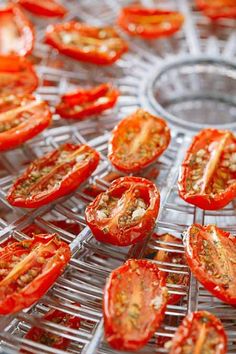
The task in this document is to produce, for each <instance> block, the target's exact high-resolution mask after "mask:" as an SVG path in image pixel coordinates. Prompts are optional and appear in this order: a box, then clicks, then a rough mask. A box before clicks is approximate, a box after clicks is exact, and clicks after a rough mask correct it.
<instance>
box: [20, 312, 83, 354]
mask: <svg viewBox="0 0 236 354" xmlns="http://www.w3.org/2000/svg"><path fill="white" fill-rule="evenodd" d="M43 319H44V320H46V321H50V322H54V323H57V324H58V325H60V326H64V327H67V328H73V329H79V327H80V318H79V317H77V316H73V315H70V314H68V313H65V312H62V311H60V310H51V311H49V312H48V313H46V315H44V316H43ZM24 338H26V339H30V340H32V341H33V342H37V343H41V344H44V345H47V346H49V347H51V348H56V349H62V350H66V349H67V348H68V347H69V345H70V342H71V341H70V339H68V338H65V337H62V336H59V335H58V334H54V333H52V332H48V331H45V330H43V329H41V328H38V327H33V328H31V329H30V330H29V332H28V333H27V334H26V335H25V337H24ZM21 353H29V351H27V350H21Z"/></svg>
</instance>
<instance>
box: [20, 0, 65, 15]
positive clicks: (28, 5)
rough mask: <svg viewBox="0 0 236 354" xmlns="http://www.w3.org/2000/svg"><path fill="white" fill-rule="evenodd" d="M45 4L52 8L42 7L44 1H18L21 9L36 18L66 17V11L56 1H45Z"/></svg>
mask: <svg viewBox="0 0 236 354" xmlns="http://www.w3.org/2000/svg"><path fill="white" fill-rule="evenodd" d="M45 2H47V3H48V4H49V5H51V6H52V7H51V8H50V6H49V7H47V6H44V1H41V2H40V1H39V0H19V4H20V5H21V6H22V7H24V8H25V9H26V10H28V11H30V12H32V13H33V14H35V15H37V16H43V17H64V16H65V15H66V13H67V9H66V8H65V7H64V6H62V5H60V4H59V3H57V2H56V1H54V0H46V1H45Z"/></svg>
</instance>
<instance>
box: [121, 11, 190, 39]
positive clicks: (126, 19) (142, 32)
mask: <svg viewBox="0 0 236 354" xmlns="http://www.w3.org/2000/svg"><path fill="white" fill-rule="evenodd" d="M183 22H184V16H183V15H182V14H181V13H179V12H174V11H168V10H161V9H150V8H144V7H135V6H131V7H125V8H123V9H122V10H121V12H120V15H119V17H118V24H119V25H120V27H121V28H122V29H124V30H125V31H126V32H128V33H129V34H130V35H132V36H139V37H142V38H143V39H155V38H160V37H166V36H171V35H173V34H174V33H175V32H177V31H179V29H180V28H181V27H182V25H183Z"/></svg>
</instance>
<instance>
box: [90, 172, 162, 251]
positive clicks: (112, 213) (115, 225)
mask: <svg viewBox="0 0 236 354" xmlns="http://www.w3.org/2000/svg"><path fill="white" fill-rule="evenodd" d="M159 205H160V194H159V191H158V189H157V187H156V186H155V184H154V183H152V182H150V181H148V180H147V179H145V178H140V177H121V178H118V179H116V180H115V181H114V182H112V183H111V186H110V188H109V189H108V190H107V191H106V192H104V193H101V194H99V195H98V196H97V197H96V198H95V199H94V201H93V202H92V203H91V204H89V205H88V206H87V208H86V210H85V218H86V221H87V224H88V226H89V227H90V229H91V231H92V233H93V235H94V237H95V238H96V239H97V240H98V241H101V242H106V243H111V244H113V245H117V246H128V245H131V244H133V243H136V242H138V241H140V240H142V239H144V238H145V237H147V236H149V235H150V233H151V232H152V230H153V228H154V225H155V220H156V218H157V215H158V211H159Z"/></svg>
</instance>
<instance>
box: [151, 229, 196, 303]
mask: <svg viewBox="0 0 236 354" xmlns="http://www.w3.org/2000/svg"><path fill="white" fill-rule="evenodd" d="M152 239H153V240H155V241H156V242H158V246H157V245H156V244H155V250H154V248H151V249H150V248H148V249H147V251H146V253H145V256H146V257H147V258H149V259H154V260H155V261H158V263H157V266H160V268H162V267H164V268H165V267H166V266H167V268H168V269H170V272H166V273H167V277H166V284H167V285H171V286H172V287H171V290H173V294H171V293H169V300H168V303H169V304H176V303H177V302H178V301H179V300H180V299H181V298H182V297H183V295H181V294H178V292H179V291H180V292H181V290H183V289H181V288H183V287H185V286H187V284H188V278H189V277H188V275H187V274H185V273H184V271H183V268H180V267H178V268H176V266H180V265H186V260H185V255H184V250H183V244H182V241H181V240H179V239H178V238H177V237H175V236H173V235H170V234H163V235H157V234H154V235H153V236H152ZM151 242H152V241H151ZM157 247H158V249H157ZM159 262H160V264H159ZM171 264H173V266H171ZM175 292H176V293H175Z"/></svg>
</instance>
